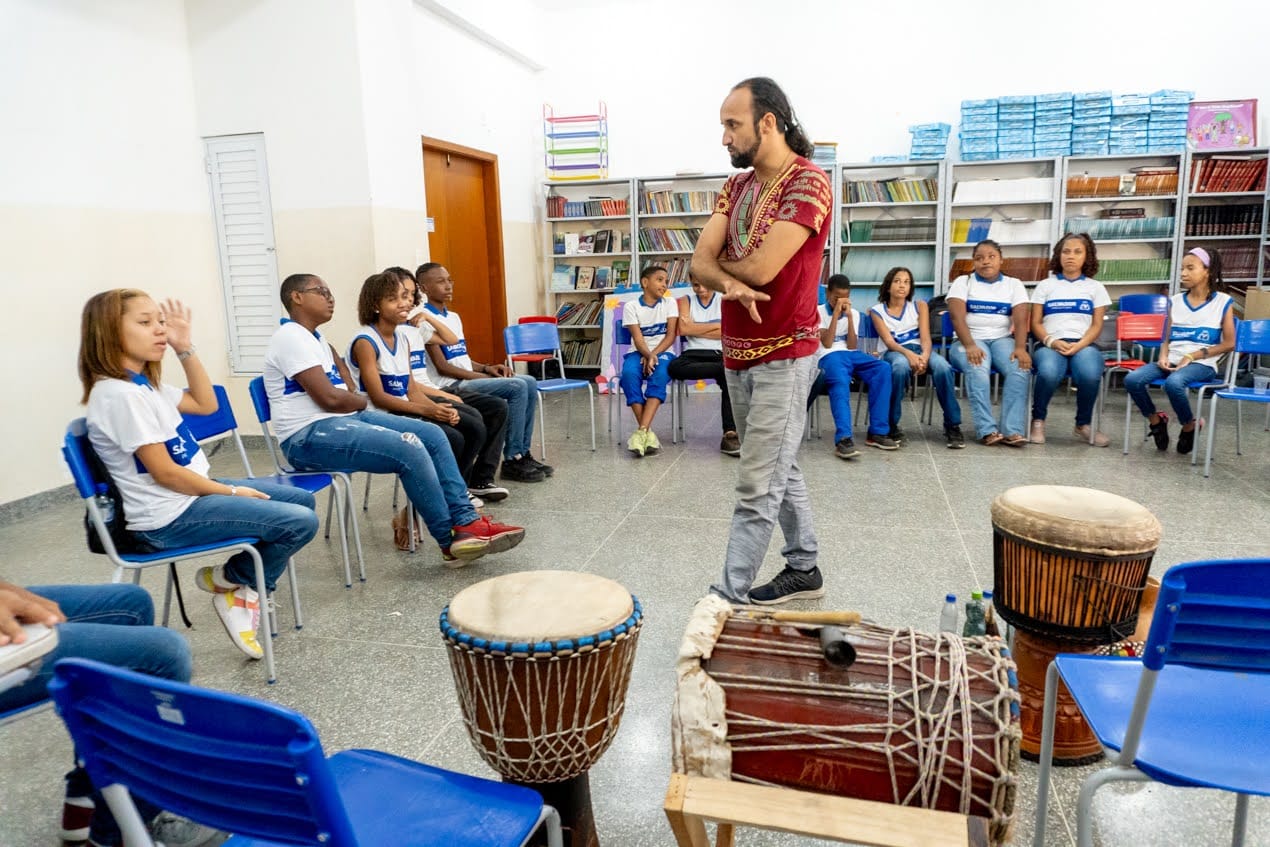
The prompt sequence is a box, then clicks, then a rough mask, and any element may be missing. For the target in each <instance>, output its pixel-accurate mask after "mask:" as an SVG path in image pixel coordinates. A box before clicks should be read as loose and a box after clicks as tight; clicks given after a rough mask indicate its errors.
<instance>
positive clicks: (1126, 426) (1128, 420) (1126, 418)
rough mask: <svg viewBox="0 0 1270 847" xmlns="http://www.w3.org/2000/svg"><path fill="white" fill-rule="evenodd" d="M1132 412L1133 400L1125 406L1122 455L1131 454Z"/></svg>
mask: <svg viewBox="0 0 1270 847" xmlns="http://www.w3.org/2000/svg"><path fill="white" fill-rule="evenodd" d="M1132 412H1133V401H1132V400H1130V401H1129V402H1128V403H1125V406H1124V450H1123V451H1122V452H1121V455H1123V456H1128V455H1129V425H1130V423H1131V422H1132V418H1130V415H1131V414H1132ZM1147 420H1148V422H1149V421H1150V418H1148V419H1147Z"/></svg>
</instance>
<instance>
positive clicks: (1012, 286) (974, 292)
mask: <svg viewBox="0 0 1270 847" xmlns="http://www.w3.org/2000/svg"><path fill="white" fill-rule="evenodd" d="M947 299H949V300H964V301H966V327H967V329H969V330H970V337H971V338H973V339H974V340H975V341H995V340H997V339H998V338H1005V337H1006V336H1007V335H1009V334H1010V320H1011V319H1010V313H1011V312H1012V311H1013V309H1014V307H1015V306H1018V305H1021V304H1023V303H1026V302H1028V297H1027V289H1026V288H1024V287H1023V283H1021V282H1019V281H1018V280H1017V279H1015V278H1014V277H1012V276H1006V275H1005V274H999V275H998V276H997V278H996V279H994V280H992V282H988V281H986V280H984V279H982V278H980V276H979V274H967V275H965V276H959V277H957V279H956V280H954V281H953V284H952V286H951V287H950V288H949V289H948V296H947Z"/></svg>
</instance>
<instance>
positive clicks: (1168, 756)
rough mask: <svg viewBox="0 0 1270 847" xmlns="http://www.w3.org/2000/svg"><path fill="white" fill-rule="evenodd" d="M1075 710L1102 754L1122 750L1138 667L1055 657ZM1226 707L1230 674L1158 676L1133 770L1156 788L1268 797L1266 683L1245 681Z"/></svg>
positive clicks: (1186, 670) (1255, 677)
mask: <svg viewBox="0 0 1270 847" xmlns="http://www.w3.org/2000/svg"><path fill="white" fill-rule="evenodd" d="M1054 661H1055V662H1056V663H1057V664H1058V671H1059V673H1060V674H1062V677H1063V681H1064V683H1066V685H1067V686H1068V689H1069V690H1070V691H1071V692H1072V696H1073V698H1074V699H1075V700H1076V704H1077V705H1078V706H1079V707H1080V711H1081V713H1082V714H1083V715H1084V716H1085V720H1086V721H1087V722H1088V723H1089V726H1090V728H1091V729H1092V730H1093V732H1094V734H1095V735H1097V736H1098V740H1099V742H1101V743H1102V745H1103V746H1104V747H1109V748H1111V749H1112V750H1117V751H1118V750H1120V749H1121V747H1122V746H1123V744H1124V737H1125V731H1126V729H1127V728H1128V726H1129V715H1130V712H1131V711H1132V709H1133V701H1134V699H1135V698H1136V696H1137V693H1138V679H1139V677H1141V676H1142V660H1141V659H1138V658H1122V659H1108V658H1106V657H1099V656H1083V655H1067V654H1064V655H1060V656H1058V657H1057V658H1056V659H1055V660H1054ZM1238 700H1239V702H1238V703H1232V701H1231V692H1230V674H1229V673H1227V672H1223V671H1214V670H1209V669H1205V668H1195V667H1189V666H1186V665H1169V666H1168V667H1166V668H1165V669H1164V670H1163V671H1161V673H1160V675H1159V677H1158V678H1157V681H1156V684H1155V692H1154V694H1153V695H1152V699H1151V710H1150V711H1149V712H1148V713H1147V718H1146V725H1145V731H1144V732H1143V734H1142V742H1141V744H1140V745H1139V746H1138V753H1137V757H1136V758H1135V759H1134V766H1135V767H1136V768H1137V769H1138V770H1140V771H1142V772H1143V773H1145V774H1147V775H1149V776H1150V777H1151V778H1152V779H1154V780H1157V781H1158V782H1163V783H1166V784H1169V785H1198V786H1204V787H1209V788H1221V789H1224V790H1227V791H1238V792H1240V793H1243V794H1261V795H1264V794H1267V789H1266V785H1265V782H1266V779H1265V762H1264V760H1265V757H1266V751H1268V750H1270V724H1268V723H1266V722H1264V721H1262V722H1261V723H1260V724H1257V723H1255V722H1250V721H1248V719H1247V714H1248V709H1249V708H1252V709H1253V710H1254V711H1257V710H1260V711H1263V712H1270V676H1265V675H1259V674H1249V675H1247V676H1246V677H1244V678H1242V679H1241V680H1240V682H1239V697H1238Z"/></svg>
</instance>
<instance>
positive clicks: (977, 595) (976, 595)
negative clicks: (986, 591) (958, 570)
mask: <svg viewBox="0 0 1270 847" xmlns="http://www.w3.org/2000/svg"><path fill="white" fill-rule="evenodd" d="M970 599H971V600H982V599H983V592H982V591H971V592H970Z"/></svg>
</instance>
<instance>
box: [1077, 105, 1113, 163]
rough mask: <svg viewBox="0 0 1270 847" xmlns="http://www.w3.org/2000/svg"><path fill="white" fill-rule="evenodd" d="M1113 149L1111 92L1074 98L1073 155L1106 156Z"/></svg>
mask: <svg viewBox="0 0 1270 847" xmlns="http://www.w3.org/2000/svg"><path fill="white" fill-rule="evenodd" d="M1110 147H1111V92H1110V91H1088V92H1085V93H1084V94H1075V95H1073V96H1072V155H1073V156H1105V155H1107V153H1108V152H1110Z"/></svg>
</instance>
